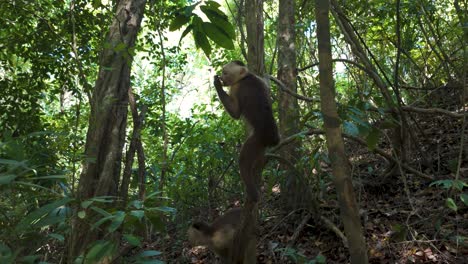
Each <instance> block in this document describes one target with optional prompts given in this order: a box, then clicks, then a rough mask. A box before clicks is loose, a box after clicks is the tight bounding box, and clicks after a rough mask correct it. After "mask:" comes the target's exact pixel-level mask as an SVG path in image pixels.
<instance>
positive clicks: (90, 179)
mask: <svg viewBox="0 0 468 264" xmlns="http://www.w3.org/2000/svg"><path fill="white" fill-rule="evenodd" d="M145 4H146V0H120V1H119V2H118V5H117V8H116V15H115V17H114V19H113V21H112V24H111V26H110V28H109V32H108V34H107V37H106V41H105V43H107V44H110V47H108V48H104V49H103V50H102V52H101V56H100V63H99V65H100V68H99V74H98V79H97V80H96V84H95V87H94V91H93V95H92V99H91V102H90V103H91V114H90V117H89V128H88V133H87V138H86V146H85V155H86V160H85V161H84V162H83V170H82V173H81V177H80V182H79V186H78V198H79V199H80V200H85V199H88V198H91V197H95V196H103V195H111V196H116V195H117V194H118V192H117V186H118V185H119V177H120V170H121V159H122V149H123V145H124V142H125V134H126V127H127V123H126V120H127V111H128V110H127V108H128V89H129V87H130V70H131V63H132V56H131V54H130V53H129V48H133V47H134V45H135V40H136V37H137V33H138V30H139V28H140V24H141V20H142V18H143V12H144V8H145ZM90 215H91V212H89V214H88V216H87V218H86V219H84V220H82V219H80V218H78V217H76V218H74V222H73V230H72V235H71V238H70V241H69V242H70V247H69V263H72V262H73V260H74V259H75V257H77V256H78V255H80V254H82V253H84V251H85V250H86V249H87V247H88V246H89V245H90V244H91V243H92V242H94V241H95V240H97V239H99V238H100V236H102V234H101V233H99V232H90V230H89V228H90V226H89V224H88V223H89V222H90V221H92V219H91V218H92V217H91V216H90Z"/></svg>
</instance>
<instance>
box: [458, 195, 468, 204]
mask: <svg viewBox="0 0 468 264" xmlns="http://www.w3.org/2000/svg"><path fill="white" fill-rule="evenodd" d="M460 200H461V201H462V202H463V203H464V204H465V205H467V206H468V194H466V193H462V194H460Z"/></svg>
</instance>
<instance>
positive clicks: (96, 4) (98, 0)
mask: <svg viewBox="0 0 468 264" xmlns="http://www.w3.org/2000/svg"><path fill="white" fill-rule="evenodd" d="M100 6H101V0H93V7H94V9H98V8H99V7H100Z"/></svg>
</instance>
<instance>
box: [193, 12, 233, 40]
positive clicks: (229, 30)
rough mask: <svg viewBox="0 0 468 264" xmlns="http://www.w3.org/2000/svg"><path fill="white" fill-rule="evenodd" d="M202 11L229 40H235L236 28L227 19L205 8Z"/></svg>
mask: <svg viewBox="0 0 468 264" xmlns="http://www.w3.org/2000/svg"><path fill="white" fill-rule="evenodd" d="M200 9H201V10H202V11H203V13H205V15H206V17H208V19H209V20H210V21H211V22H212V23H213V24H214V25H217V26H218V27H219V28H220V29H221V30H222V31H223V32H224V33H225V34H226V35H227V36H228V37H229V38H231V39H234V38H235V37H236V32H235V30H234V27H233V26H232V24H231V23H229V21H228V19H227V17H225V16H220V15H219V14H218V13H217V12H215V11H213V10H212V9H209V8H207V7H205V6H202V7H200Z"/></svg>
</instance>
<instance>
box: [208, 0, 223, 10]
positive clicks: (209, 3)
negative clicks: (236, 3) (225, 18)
mask: <svg viewBox="0 0 468 264" xmlns="http://www.w3.org/2000/svg"><path fill="white" fill-rule="evenodd" d="M205 4H206V5H209V6H211V7H213V8H219V7H220V6H221V5H220V4H219V3H218V2H215V1H211V0H209V1H205Z"/></svg>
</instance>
